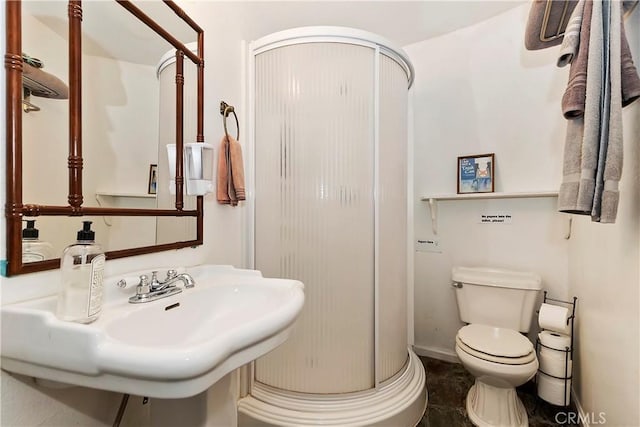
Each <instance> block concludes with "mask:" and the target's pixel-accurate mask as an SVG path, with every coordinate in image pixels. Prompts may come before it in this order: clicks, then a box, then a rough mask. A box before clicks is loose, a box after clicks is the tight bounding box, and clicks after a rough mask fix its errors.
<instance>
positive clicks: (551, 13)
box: [540, 0, 639, 42]
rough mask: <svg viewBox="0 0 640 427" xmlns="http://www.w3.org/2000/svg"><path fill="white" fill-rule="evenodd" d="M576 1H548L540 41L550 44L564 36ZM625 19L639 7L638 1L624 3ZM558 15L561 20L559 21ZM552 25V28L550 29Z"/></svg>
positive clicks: (626, 0) (630, 0)
mask: <svg viewBox="0 0 640 427" xmlns="http://www.w3.org/2000/svg"><path fill="white" fill-rule="evenodd" d="M576 3H577V2H575V1H570V0H563V1H559V0H547V3H546V5H545V9H544V15H543V17H542V25H541V26H540V41H541V42H549V41H552V40H555V39H558V38H560V37H563V36H564V31H565V29H566V27H567V23H568V22H569V18H570V17H571V12H573V9H574V8H575V6H576ZM622 3H623V6H622V10H623V11H624V15H623V17H624V18H625V19H626V18H627V17H628V16H629V15H631V14H632V13H633V11H634V9H635V8H636V6H638V3H639V1H638V0H625V1H623V2H622ZM558 14H559V16H560V19H559V20H558ZM550 25H552V27H550Z"/></svg>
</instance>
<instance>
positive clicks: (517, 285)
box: [451, 267, 542, 332]
mask: <svg viewBox="0 0 640 427" xmlns="http://www.w3.org/2000/svg"><path fill="white" fill-rule="evenodd" d="M451 278H452V280H453V286H454V289H455V292H456V300H457V302H458V312H459V314H460V320H462V321H463V322H465V323H479V324H483V325H489V326H496V327H500V328H508V329H513V330H516V331H520V332H528V331H529V328H530V326H531V319H532V317H533V311H534V309H535V304H536V300H537V297H538V293H539V292H540V289H541V283H542V280H541V278H540V276H539V275H537V274H535V273H527V272H519V271H509V270H499V269H492V268H477V267H454V268H453V270H452V272H451Z"/></svg>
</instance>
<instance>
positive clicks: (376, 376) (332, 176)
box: [239, 27, 426, 426]
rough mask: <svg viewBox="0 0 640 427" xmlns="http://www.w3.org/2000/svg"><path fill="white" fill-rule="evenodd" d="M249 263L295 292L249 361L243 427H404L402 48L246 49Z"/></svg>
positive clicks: (290, 34)
mask: <svg viewBox="0 0 640 427" xmlns="http://www.w3.org/2000/svg"><path fill="white" fill-rule="evenodd" d="M251 54H252V55H251V65H250V69H251V71H250V74H251V77H250V86H251V87H250V93H251V97H252V100H251V102H250V105H251V109H252V111H251V113H252V117H253V126H252V136H253V138H252V143H251V144H250V147H249V148H250V152H252V153H253V155H252V156H250V157H251V158H252V165H251V167H250V170H252V171H253V179H252V181H253V188H254V191H253V195H254V198H253V210H252V211H253V213H252V215H251V218H252V221H250V223H251V231H250V233H249V234H250V236H251V239H250V244H249V246H250V252H251V254H250V258H251V262H252V264H253V267H254V268H255V269H257V270H260V271H262V273H263V275H264V276H265V277H285V278H293V279H298V280H300V281H302V282H303V283H304V284H305V295H306V301H305V307H304V309H303V312H302V314H301V315H300V318H299V319H298V321H297V324H296V328H295V330H294V332H293V334H292V335H291V337H290V338H289V340H288V341H287V342H285V343H284V344H283V345H282V346H280V347H279V348H277V349H276V350H275V351H273V352H272V353H270V354H268V355H266V356H264V357H262V358H260V359H258V360H257V361H256V362H255V363H254V364H253V367H252V369H251V374H250V377H251V378H250V386H249V390H248V394H247V396H245V397H244V398H243V399H241V400H240V402H239V412H240V416H239V417H240V418H239V425H241V426H242V425H252V426H255V425H291V426H294V425H295V426H300V425H340V426H348V425H351V426H356V425H400V426H401V425H406V426H410V425H414V424H415V423H417V422H418V421H419V419H420V417H421V415H422V412H423V411H424V407H425V405H426V389H425V376H424V370H423V368H422V365H421V363H420V361H419V360H418V359H417V357H416V356H415V355H414V354H413V352H412V351H411V350H410V348H409V344H410V339H409V337H408V335H409V333H408V325H409V319H408V303H407V301H408V295H407V289H408V277H409V276H408V253H409V248H408V244H409V241H410V239H408V200H407V182H408V181H407V180H408V136H407V128H408V123H407V121H408V119H407V114H408V113H407V108H408V89H409V86H410V85H411V82H412V79H413V69H412V66H411V64H410V62H409V60H408V58H407V57H406V55H405V54H404V52H403V51H402V50H399V49H396V48H393V47H392V46H391V44H390V43H389V42H387V41H386V40H384V39H383V38H381V37H378V36H376V35H374V34H371V33H368V32H364V31H360V30H353V29H347V28H335V27H307V28H299V29H294V30H288V31H284V32H280V33H276V34H273V35H270V36H267V37H265V38H262V39H260V40H258V41H256V42H253V43H252V44H251Z"/></svg>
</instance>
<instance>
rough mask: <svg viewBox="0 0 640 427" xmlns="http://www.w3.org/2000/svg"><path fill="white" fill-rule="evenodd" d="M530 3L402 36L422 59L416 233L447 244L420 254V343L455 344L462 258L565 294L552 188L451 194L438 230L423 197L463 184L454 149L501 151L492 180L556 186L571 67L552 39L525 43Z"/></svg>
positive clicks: (501, 187)
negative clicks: (422, 34)
mask: <svg viewBox="0 0 640 427" xmlns="http://www.w3.org/2000/svg"><path fill="white" fill-rule="evenodd" d="M527 13H528V5H525V6H521V7H518V8H516V9H513V10H511V11H508V12H505V13H503V14H501V15H498V16H495V17H493V18H491V19H489V20H487V21H484V22H482V23H479V24H477V25H474V26H471V27H467V28H463V29H461V30H458V31H455V32H452V33H449V34H446V35H443V36H440V37H437V38H432V39H429V40H425V41H423V42H420V43H415V44H412V45H409V46H406V47H405V50H406V51H407V52H408V54H409V56H410V58H411V61H412V62H413V64H414V66H415V68H416V81H415V83H414V87H413V108H414V113H413V115H414V123H415V124H414V135H415V136H414V141H415V142H414V144H415V145H414V154H415V155H414V162H415V163H414V176H415V181H414V188H415V190H414V192H415V194H414V200H415V211H414V219H415V239H416V240H417V239H421V240H431V239H433V238H436V239H438V240H439V243H440V246H441V249H442V253H425V252H416V254H415V335H416V347H417V350H418V351H422V352H424V353H425V354H433V353H435V354H439V355H440V356H443V357H447V356H449V357H451V356H453V355H454V347H455V335H456V332H457V330H458V329H459V328H460V326H461V325H462V323H461V322H460V321H459V318H458V312H457V305H456V302H455V297H454V293H453V290H452V287H451V286H450V283H451V281H450V280H451V279H450V278H451V268H452V267H453V266H456V265H465V266H492V267H500V268H510V269H516V270H527V271H534V272H537V273H539V274H540V275H541V276H542V279H543V287H544V289H546V290H548V291H549V292H550V294H551V295H553V296H554V297H556V298H565V297H567V295H568V278H567V270H566V264H567V241H566V240H565V239H564V232H565V227H566V222H567V220H566V218H565V217H563V216H562V215H560V214H558V213H556V212H555V202H556V199H555V198H543V199H526V200H523V199H511V200H509V199H504V200H481V201H444V202H440V203H439V205H438V219H437V229H438V232H437V235H434V234H433V232H432V228H431V220H430V210H429V206H428V204H427V202H422V201H420V197H422V196H426V195H433V194H447V193H456V179H457V178H456V165H457V157H458V156H461V155H468V154H482V153H495V156H496V157H495V163H496V165H495V168H496V169H495V174H496V176H495V178H496V183H495V190H496V191H498V192H500V191H514V192H519V191H536V190H556V189H557V187H558V185H559V184H558V183H559V182H560V176H561V175H560V172H561V159H562V150H563V140H564V138H563V136H564V131H563V126H564V119H563V118H562V116H561V114H560V109H559V102H560V98H561V96H562V92H563V85H564V84H565V82H566V71H565V70H558V69H557V68H556V67H555V65H554V63H555V60H554V58H555V55H556V49H548V50H545V51H538V52H528V51H526V50H525V49H524V45H523V28H524V25H525V22H526V18H527ZM502 212H504V213H509V214H511V215H512V216H513V222H512V224H510V225H492V224H479V221H478V217H479V215H481V214H484V213H502Z"/></svg>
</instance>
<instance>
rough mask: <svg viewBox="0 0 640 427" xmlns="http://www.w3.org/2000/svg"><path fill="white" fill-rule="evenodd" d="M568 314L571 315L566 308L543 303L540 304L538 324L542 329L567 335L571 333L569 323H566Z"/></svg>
mask: <svg viewBox="0 0 640 427" xmlns="http://www.w3.org/2000/svg"><path fill="white" fill-rule="evenodd" d="M569 316H571V312H570V311H569V309H568V308H566V307H560V306H559V305H552V304H546V303H545V304H542V306H540V312H539V314H538V324H539V325H540V327H541V328H542V329H548V330H551V331H556V332H560V333H561V334H565V335H569V334H570V333H571V325H570V324H567V319H569Z"/></svg>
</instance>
